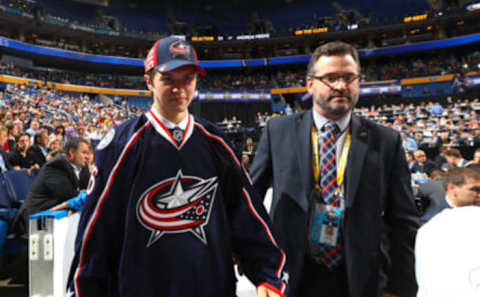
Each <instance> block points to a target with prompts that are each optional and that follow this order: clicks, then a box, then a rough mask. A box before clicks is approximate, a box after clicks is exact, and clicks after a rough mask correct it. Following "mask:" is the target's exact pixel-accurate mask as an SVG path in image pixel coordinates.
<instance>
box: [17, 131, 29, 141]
mask: <svg viewBox="0 0 480 297" xmlns="http://www.w3.org/2000/svg"><path fill="white" fill-rule="evenodd" d="M23 136H28V138H29V139H30V134H28V133H27V132H21V133H19V134H18V135H17V138H15V142H18V141H19V140H20V138H22V137H23Z"/></svg>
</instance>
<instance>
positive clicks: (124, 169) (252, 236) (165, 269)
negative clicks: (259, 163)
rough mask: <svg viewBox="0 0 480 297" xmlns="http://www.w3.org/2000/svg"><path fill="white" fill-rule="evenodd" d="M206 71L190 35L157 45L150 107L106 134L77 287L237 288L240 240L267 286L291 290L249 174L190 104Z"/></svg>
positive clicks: (137, 290) (160, 292)
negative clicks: (234, 260) (235, 263)
mask: <svg viewBox="0 0 480 297" xmlns="http://www.w3.org/2000/svg"><path fill="white" fill-rule="evenodd" d="M197 74H200V75H204V74H205V72H204V70H203V69H202V68H200V67H199V66H198V60H197V56H196V53H195V50H194V49H193V48H192V47H191V46H190V44H188V43H187V42H185V41H183V40H181V39H178V38H175V37H168V38H165V39H161V40H159V41H157V42H156V43H155V45H154V46H153V48H152V49H151V50H150V52H149V54H148V56H147V58H146V60H145V80H146V82H147V85H148V88H149V89H150V91H151V92H152V93H153V107H152V109H151V110H149V111H148V112H146V113H145V114H144V115H142V116H140V117H138V118H136V119H133V120H129V121H127V122H125V123H123V124H121V125H120V126H118V127H116V128H115V129H113V130H111V131H110V132H108V133H107V135H106V136H105V137H104V138H103V140H102V141H101V142H100V143H99V145H98V146H97V152H96V156H95V159H96V167H95V168H94V171H93V173H92V176H93V177H92V179H91V182H90V185H89V189H88V198H87V199H86V204H85V208H84V211H83V213H82V218H81V221H80V225H79V231H78V235H77V240H76V247H75V250H76V254H75V259H74V263H73V266H72V271H71V272H72V273H71V278H70V286H69V290H70V294H71V295H75V296H77V297H90V296H102V297H103V296H111V297H138V296H142V297H155V296H162V297H187V296H196V297H229V296H235V281H236V280H235V275H234V271H233V263H232V253H233V252H234V253H235V254H236V255H239V258H240V261H241V263H242V268H243V270H244V272H245V274H246V275H247V276H248V278H249V279H250V280H251V281H252V282H253V283H254V284H256V286H257V292H258V295H259V296H261V297H273V296H275V297H277V296H286V290H287V288H286V285H287V284H286V282H287V280H288V274H286V272H285V271H284V265H285V260H286V259H285V254H284V253H283V251H282V250H281V249H280V248H279V247H278V245H277V242H276V241H275V238H274V235H273V233H272V231H271V226H270V221H269V219H268V216H267V213H266V211H265V209H264V208H263V206H262V204H261V202H260V199H257V197H255V195H256V194H255V193H254V190H253V188H252V185H251V183H250V180H249V177H248V176H247V174H246V173H245V171H244V170H243V168H242V166H241V164H240V162H239V160H238V159H237V157H236V156H235V154H234V152H233V150H232V148H231V146H230V145H229V143H228V141H226V140H225V138H224V136H223V134H222V133H221V132H220V131H219V129H218V128H217V127H216V126H214V125H212V124H211V123H209V122H207V121H205V120H202V119H199V118H197V117H194V116H193V115H191V114H190V113H189V112H188V106H189V104H190V102H191V101H192V99H193V97H194V93H195V86H196V82H197Z"/></svg>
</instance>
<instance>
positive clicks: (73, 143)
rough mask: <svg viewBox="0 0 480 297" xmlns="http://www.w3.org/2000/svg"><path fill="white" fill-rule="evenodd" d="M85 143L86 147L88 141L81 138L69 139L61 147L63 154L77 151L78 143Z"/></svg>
mask: <svg viewBox="0 0 480 297" xmlns="http://www.w3.org/2000/svg"><path fill="white" fill-rule="evenodd" d="M82 142H83V143H86V144H87V145H88V141H87V140H85V139H84V138H81V137H70V138H68V140H67V141H66V142H65V144H64V145H63V152H64V153H65V154H67V153H68V152H69V151H70V150H71V149H73V150H75V151H76V150H78V147H79V146H80V143H82Z"/></svg>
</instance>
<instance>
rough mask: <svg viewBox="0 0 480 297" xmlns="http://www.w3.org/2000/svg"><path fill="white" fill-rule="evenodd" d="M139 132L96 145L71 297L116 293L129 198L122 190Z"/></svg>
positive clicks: (72, 270)
mask: <svg viewBox="0 0 480 297" xmlns="http://www.w3.org/2000/svg"><path fill="white" fill-rule="evenodd" d="M117 132H118V131H117ZM113 133H115V132H113ZM139 133H140V131H137V132H136V133H127V135H126V136H125V137H123V138H125V140H123V139H122V137H120V136H118V137H117V136H116V135H115V136H114V137H112V136H110V137H112V139H111V140H110V141H111V143H109V144H107V145H105V143H104V144H103V146H105V147H102V142H100V145H99V147H100V149H98V147H97V151H96V155H95V160H96V161H95V168H94V170H93V172H92V175H91V178H90V182H89V185H88V189H87V198H86V199H85V206H84V209H83V211H82V215H81V219H80V223H79V227H78V233H77V238H76V241H75V256H74V261H73V263H72V268H71V272H70V277H69V284H68V290H69V293H70V294H71V295H70V296H77V297H88V296H116V295H118V294H116V293H115V290H116V288H118V286H117V279H116V275H117V273H118V269H117V267H118V263H119V259H120V248H121V246H122V242H123V236H124V227H123V226H124V218H125V215H124V214H125V211H126V203H127V199H128V195H125V193H128V192H129V186H130V183H129V182H128V181H129V180H131V179H130V178H131V176H130V175H131V174H132V173H131V172H132V170H129V164H128V160H134V159H135V156H132V155H134V151H135V149H134V143H135V140H136V137H138V136H139ZM107 135H108V134H107ZM130 135H131V136H130ZM102 141H103V140H102ZM72 293H73V294H74V295H72Z"/></svg>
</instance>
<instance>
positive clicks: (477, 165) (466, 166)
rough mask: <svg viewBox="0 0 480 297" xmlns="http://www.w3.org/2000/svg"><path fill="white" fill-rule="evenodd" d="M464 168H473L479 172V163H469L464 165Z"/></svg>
mask: <svg viewBox="0 0 480 297" xmlns="http://www.w3.org/2000/svg"><path fill="white" fill-rule="evenodd" d="M465 168H470V169H472V170H475V171H476V172H478V173H480V164H477V163H470V164H467V165H465Z"/></svg>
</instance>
